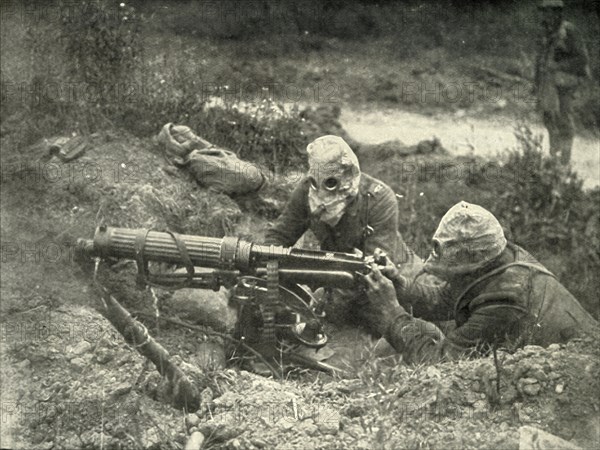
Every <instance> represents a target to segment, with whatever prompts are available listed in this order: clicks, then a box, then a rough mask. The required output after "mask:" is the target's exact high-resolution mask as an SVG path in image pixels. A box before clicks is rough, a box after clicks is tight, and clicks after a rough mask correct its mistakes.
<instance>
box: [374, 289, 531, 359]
mask: <svg viewBox="0 0 600 450" xmlns="http://www.w3.org/2000/svg"><path fill="white" fill-rule="evenodd" d="M525 315H526V311H524V310H523V309H522V308H519V307H517V306H516V305H514V304H513V302H511V301H510V300H509V299H505V300H499V301H491V302H485V303H484V304H482V305H481V306H478V307H476V308H475V309H474V311H472V314H471V316H470V317H469V319H468V320H467V322H466V323H465V324H463V325H462V326H460V327H458V328H456V329H455V330H453V331H452V332H450V333H449V334H448V335H447V336H444V335H443V334H442V332H441V331H440V330H439V329H438V328H437V327H436V326H435V325H434V324H432V323H430V322H426V321H424V320H421V319H416V318H414V317H412V316H410V315H409V314H407V313H406V312H400V313H399V314H398V315H397V317H396V318H395V319H394V320H393V322H392V323H391V325H390V326H389V328H388V330H387V331H386V333H384V336H385V337H386V339H387V341H388V342H389V343H390V344H391V345H392V346H393V347H394V348H395V349H396V351H398V352H399V353H401V354H402V355H403V357H404V360H405V361H407V362H408V363H413V364H414V363H426V364H434V363H436V362H439V361H446V360H452V359H457V358H459V357H462V356H467V355H469V354H472V353H479V354H481V353H485V352H486V350H488V349H489V348H490V346H491V345H493V344H494V343H503V342H506V340H507V339H511V338H517V337H518V335H519V333H520V332H523V331H524V330H520V329H519V326H520V324H522V323H523V320H522V319H523V318H524V316H525Z"/></svg>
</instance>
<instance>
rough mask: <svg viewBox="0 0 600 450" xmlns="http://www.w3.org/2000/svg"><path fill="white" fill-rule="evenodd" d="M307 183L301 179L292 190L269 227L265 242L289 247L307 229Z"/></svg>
mask: <svg viewBox="0 0 600 450" xmlns="http://www.w3.org/2000/svg"><path fill="white" fill-rule="evenodd" d="M308 224H309V211H308V183H307V182H305V181H302V182H301V183H300V184H298V186H296V188H295V189H294V190H293V191H292V194H291V196H290V199H289V200H288V202H287V204H286V205H285V207H284V209H283V212H282V213H281V215H280V216H279V217H278V218H277V220H275V222H274V223H273V224H272V225H271V226H270V227H269V229H268V230H267V232H266V236H265V244H268V245H283V246H285V247H291V246H292V245H294V244H295V243H296V241H297V240H298V239H300V237H301V236H302V234H303V233H304V232H305V231H306V230H307V229H308Z"/></svg>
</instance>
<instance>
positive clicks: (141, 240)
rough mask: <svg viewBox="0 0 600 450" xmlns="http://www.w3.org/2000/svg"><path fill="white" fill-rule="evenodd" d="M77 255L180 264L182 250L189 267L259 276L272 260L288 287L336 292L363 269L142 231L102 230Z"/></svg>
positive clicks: (350, 260)
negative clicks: (325, 285) (316, 286)
mask: <svg viewBox="0 0 600 450" xmlns="http://www.w3.org/2000/svg"><path fill="white" fill-rule="evenodd" d="M78 246H79V249H80V250H82V251H83V252H85V253H86V254H87V255H90V256H99V257H113V258H126V259H134V260H139V258H140V255H142V257H143V260H145V261H157V262H166V263H172V264H181V263H182V262H183V258H182V250H183V251H185V252H186V253H187V256H188V257H189V260H190V261H191V263H192V264H193V265H194V266H198V267H207V268H214V269H226V270H239V271H240V272H241V273H246V274H252V275H256V276H263V275H265V274H266V269H265V267H266V265H267V262H268V261H271V260H274V259H275V260H277V261H278V263H279V271H280V276H281V279H282V281H286V280H289V281H290V282H294V283H309V282H310V284H312V282H325V281H326V280H329V281H334V280H335V282H334V284H336V285H337V286H338V287H351V286H352V285H354V283H355V281H354V279H355V277H354V274H355V272H360V273H366V272H367V271H368V265H367V264H366V263H365V262H364V260H363V259H362V258H361V257H359V256H357V255H354V254H349V253H339V252H327V251H315V250H304V249H298V248H293V247H281V246H275V245H259V244H255V243H252V242H248V241H245V240H243V239H240V238H237V237H228V236H226V237H223V238H213V237H205V236H194V235H184V234H182V235H177V234H174V233H169V232H160V231H149V230H144V229H128V228H113V227H106V226H102V227H99V228H98V229H97V230H96V234H95V236H94V240H93V241H90V240H86V239H80V240H79V241H78Z"/></svg>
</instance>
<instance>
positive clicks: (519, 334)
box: [384, 243, 598, 363]
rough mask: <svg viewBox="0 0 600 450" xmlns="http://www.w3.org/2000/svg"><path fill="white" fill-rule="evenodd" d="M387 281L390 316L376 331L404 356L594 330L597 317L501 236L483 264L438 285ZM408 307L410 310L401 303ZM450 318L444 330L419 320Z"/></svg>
mask: <svg viewBox="0 0 600 450" xmlns="http://www.w3.org/2000/svg"><path fill="white" fill-rule="evenodd" d="M418 280H419V278H418V277H417V279H416V280H415V281H413V282H410V281H408V280H404V281H405V282H404V283H398V282H397V281H398V280H396V282H395V284H396V285H397V286H398V287H397V291H398V292H397V293H398V299H399V301H400V304H401V305H402V306H403V307H405V308H406V310H403V309H402V308H398V312H397V314H398V316H397V317H396V318H395V320H394V321H393V322H392V323H391V325H390V327H389V328H388V330H387V331H386V332H385V334H384V336H385V338H386V339H387V341H388V342H389V343H390V344H391V345H392V346H393V347H394V348H395V349H396V350H397V351H398V352H400V353H402V354H403V355H404V357H405V360H407V361H409V362H429V363H433V362H436V361H440V360H445V359H453V358H457V357H459V356H463V355H467V354H469V353H479V354H481V353H485V352H486V351H488V350H489V349H490V348H491V346H493V345H499V346H507V347H517V346H521V345H527V344H536V345H543V346H545V345H548V344H550V343H554V342H565V341H566V340H568V339H570V338H573V337H575V336H577V335H580V334H582V333H588V332H590V333H591V332H595V330H597V326H598V322H596V320H594V318H593V317H592V316H591V315H590V314H589V313H588V312H587V311H585V310H584V309H583V307H582V306H581V304H580V303H579V302H578V301H577V300H576V299H575V297H573V295H572V294H571V293H570V292H569V291H567V289H566V288H565V287H564V286H563V285H562V284H560V282H559V281H558V280H557V279H556V278H555V277H554V275H552V274H551V273H550V272H549V271H548V270H547V269H546V268H544V266H542V264H540V263H539V262H538V261H537V260H535V258H533V257H532V256H531V255H530V254H529V253H527V252H526V251H525V250H523V249H522V248H520V247H518V246H516V245H514V244H511V243H509V244H508V245H507V247H506V248H505V250H504V251H503V252H502V254H501V255H500V256H499V257H498V258H496V259H495V260H493V261H491V262H490V263H489V264H488V265H487V266H486V267H484V268H482V269H480V270H477V271H475V272H473V273H470V274H466V275H463V276H461V277H456V278H455V279H453V281H451V282H448V283H447V284H445V285H444V286H441V287H432V286H427V285H421V284H419V282H418ZM411 309H412V312H413V314H414V316H416V317H418V319H417V318H415V317H413V316H411V315H409V314H408V313H407V312H406V311H410V310H411ZM449 318H453V319H454V320H455V322H456V328H455V329H454V330H453V331H451V332H450V333H448V334H447V335H446V336H444V335H443V334H442V333H441V331H440V330H439V329H437V327H435V325H433V324H432V323H430V322H426V321H427V320H448V319H449Z"/></svg>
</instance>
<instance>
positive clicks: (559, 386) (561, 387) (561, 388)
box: [554, 383, 565, 394]
mask: <svg viewBox="0 0 600 450" xmlns="http://www.w3.org/2000/svg"><path fill="white" fill-rule="evenodd" d="M564 390H565V385H564V384H562V383H559V384H557V385H556V387H555V388H554V392H556V393H557V394H562V393H563V391H564Z"/></svg>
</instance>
